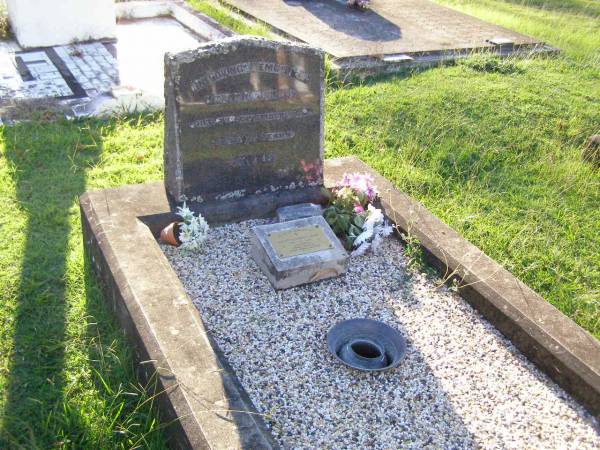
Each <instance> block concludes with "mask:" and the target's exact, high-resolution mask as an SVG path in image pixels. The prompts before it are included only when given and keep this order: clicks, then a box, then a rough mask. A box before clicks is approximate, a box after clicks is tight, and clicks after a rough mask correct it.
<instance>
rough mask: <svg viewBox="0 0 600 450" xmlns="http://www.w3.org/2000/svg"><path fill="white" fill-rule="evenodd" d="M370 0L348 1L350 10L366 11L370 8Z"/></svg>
mask: <svg viewBox="0 0 600 450" xmlns="http://www.w3.org/2000/svg"><path fill="white" fill-rule="evenodd" d="M369 1H370V0H348V2H347V3H348V7H349V8H356V9H360V10H362V11H364V10H366V9H367V8H368V7H369Z"/></svg>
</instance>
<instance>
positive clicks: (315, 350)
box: [163, 221, 600, 449]
mask: <svg viewBox="0 0 600 450" xmlns="http://www.w3.org/2000/svg"><path fill="white" fill-rule="evenodd" d="M261 223H264V221H248V222H243V223H240V224H233V225H227V226H223V227H219V228H215V229H213V230H211V234H210V238H209V240H208V241H207V243H206V247H205V248H204V250H203V251H202V253H201V254H187V255H186V254H185V253H183V252H181V251H179V250H177V249H175V248H173V247H163V249H164V251H165V254H166V255H167V258H168V259H169V261H170V262H171V264H172V266H173V267H174V269H175V271H176V272H177V273H178V275H179V277H180V279H181V281H182V283H183V285H184V286H185V288H186V290H187V292H188V293H189V295H190V296H191V298H192V299H193V301H194V304H195V305H196V306H197V308H198V309H199V311H200V313H201V317H202V319H203V321H204V323H205V325H206V327H207V329H208V330H209V332H210V333H211V335H212V336H213V338H214V340H215V341H216V343H217V344H218V345H219V347H220V348H221V350H222V351H223V353H224V354H225V355H226V357H227V359H228V361H229V363H230V364H231V366H232V367H233V369H234V370H235V371H236V374H237V376H238V377H239V379H240V381H241V383H242V384H243V385H244V387H245V389H246V391H247V392H248V394H249V396H250V397H251V399H252V401H253V402H254V405H255V406H256V408H257V409H258V410H259V411H260V412H261V413H264V414H265V421H266V422H267V425H268V426H269V427H270V429H271V431H272V433H273V435H274V436H275V438H276V439H277V440H278V441H279V442H280V443H281V445H282V446H283V447H284V448H298V449H300V448H332V449H333V448H335V449H337V448H357V449H363V448H381V449H384V448H385V449H389V448H400V447H402V448H415V449H421V448H473V447H482V448H551V449H556V448H574V449H575V448H577V449H586V448H589V449H592V448H594V449H598V448H600V428H599V427H598V423H597V422H596V421H595V420H594V419H593V418H592V417H591V416H590V415H589V414H587V413H586V411H585V410H584V409H583V407H582V406H580V405H579V404H578V403H576V402H575V401H574V400H573V399H572V398H571V397H570V396H569V395H568V394H566V393H565V392H564V391H563V390H562V389H560V388H559V387H558V386H557V385H556V384H554V383H553V382H552V381H550V380H549V379H548V378H547V377H546V376H545V375H544V374H542V373H541V372H540V371H538V370H537V369H536V368H535V367H534V366H533V365H532V364H531V363H530V362H529V361H528V360H527V359H526V358H525V357H524V356H523V355H521V354H520V353H519V351H518V350H516V349H515V348H514V347H513V346H512V344H511V343H510V342H509V341H507V340H506V339H504V338H503V337H502V336H501V335H500V334H499V332H498V331H496V329H495V328H494V327H493V326H491V325H490V324H489V323H488V322H486V321H485V320H484V319H483V318H482V317H481V316H480V315H479V314H478V313H477V312H475V311H474V310H473V309H472V308H471V307H470V306H469V305H468V304H467V303H466V302H465V301H464V300H462V299H461V298H460V297H459V296H458V295H456V294H455V293H453V292H451V291H450V290H448V289H447V288H446V287H445V286H442V287H439V286H438V285H437V284H436V283H435V282H434V280H431V279H430V278H428V277H426V276H424V275H423V274H420V273H418V272H414V271H412V270H409V269H407V259H406V257H405V256H404V254H403V247H402V245H401V244H400V242H399V241H398V240H396V239H395V238H389V239H387V240H386V242H385V243H384V245H383V246H382V252H381V254H380V255H367V256H363V257H359V258H354V259H352V260H351V261H350V267H349V270H348V273H347V274H346V275H345V276H343V277H338V278H335V279H331V280H326V281H322V282H318V283H314V284H311V285H307V286H301V287H297V288H293V289H289V290H285V291H280V292H276V291H275V290H273V289H272V288H271V285H270V284H269V282H268V281H267V279H266V277H265V276H264V275H263V274H262V273H261V272H260V271H259V269H258V267H257V266H256V265H255V264H254V262H253V260H252V259H251V258H250V256H249V252H248V250H249V248H248V247H249V239H248V238H249V232H250V228H251V227H252V226H254V225H257V224H261ZM356 317H367V318H371V319H376V320H381V321H383V322H386V323H387V324H389V325H391V326H393V327H395V328H397V329H398V330H400V331H401V332H402V333H403V334H404V336H405V337H406V338H407V340H408V350H407V353H406V357H405V359H404V361H403V362H402V363H401V364H400V366H399V367H398V368H396V369H393V370H391V371H388V372H382V373H363V372H359V371H355V370H352V369H349V368H347V367H346V366H343V365H342V364H340V363H338V362H336V361H335V360H334V358H333V357H332V356H331V355H330V354H329V353H328V352H327V348H326V342H325V336H326V333H327V330H328V329H329V328H330V327H331V326H333V325H334V324H335V323H337V322H339V321H342V320H345V319H350V318H356Z"/></svg>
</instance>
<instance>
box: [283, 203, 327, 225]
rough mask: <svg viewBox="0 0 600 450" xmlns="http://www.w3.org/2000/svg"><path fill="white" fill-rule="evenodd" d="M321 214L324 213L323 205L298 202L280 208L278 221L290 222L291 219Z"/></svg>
mask: <svg viewBox="0 0 600 450" xmlns="http://www.w3.org/2000/svg"><path fill="white" fill-rule="evenodd" d="M321 214H323V208H322V207H321V205H315V204H314V203H298V204H295V205H288V206H282V207H281V208H278V209H277V221H279V222H288V221H290V220H296V219H304V218H306V217H313V216H320V215H321Z"/></svg>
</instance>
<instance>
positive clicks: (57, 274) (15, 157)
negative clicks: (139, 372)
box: [2, 122, 99, 448]
mask: <svg viewBox="0 0 600 450" xmlns="http://www.w3.org/2000/svg"><path fill="white" fill-rule="evenodd" d="M46 126H47V125H43V124H36V123H33V122H32V123H28V124H22V125H18V126H15V127H12V128H7V127H4V128H3V135H4V136H3V137H4V141H5V142H6V143H7V146H8V148H7V151H6V154H7V158H8V160H9V161H10V162H11V163H12V165H13V166H14V167H15V168H16V170H15V171H14V174H15V175H14V177H15V179H14V182H15V185H16V197H17V201H18V203H19V205H20V207H21V208H22V211H23V212H24V214H25V215H26V216H27V219H26V222H27V226H26V229H25V230H23V232H24V235H25V245H24V248H23V250H22V263H21V264H22V265H21V277H20V281H19V291H18V296H17V298H16V305H15V306H16V308H15V309H16V310H15V314H14V333H13V354H12V361H11V363H10V375H9V379H8V382H7V397H6V404H5V409H4V418H3V433H2V438H3V439H6V440H7V441H8V442H9V443H10V445H11V446H12V445H15V444H19V445H25V446H27V447H30V448H31V447H41V446H44V447H45V446H60V445H61V444H62V442H60V440H61V438H60V437H59V434H60V433H57V431H58V430H57V429H56V428H57V427H58V428H63V429H64V428H67V429H68V428H72V427H75V428H79V427H81V417H79V416H78V415H77V414H72V413H71V411H69V410H68V408H67V409H63V410H62V411H60V412H59V411H58V410H57V409H58V408H61V409H62V405H63V404H64V400H65V399H64V398H63V395H64V394H63V393H64V391H65V379H64V373H63V367H64V358H65V345H66V340H67V338H66V315H67V314H68V311H67V308H68V301H67V296H68V293H67V255H68V254H69V238H70V234H71V225H72V221H71V212H72V208H73V202H74V200H75V198H76V197H77V195H78V194H79V193H81V192H83V191H84V190H85V172H84V171H83V170H80V169H76V168H75V167H74V165H73V160H72V157H73V155H72V154H69V152H72V151H73V144H74V143H73V142H69V140H70V139H69V138H68V137H66V136H65V135H64V134H63V133H64V131H65V130H62V129H61V127H60V126H58V127H56V133H54V134H50V133H44V130H43V128H44V127H46ZM52 127H53V126H52ZM40 136H44V138H45V139H40ZM68 144H70V145H68ZM98 153H99V151H98V150H95V151H93V152H90V153H89V156H90V158H91V159H93V160H95V159H96V157H97V155H98ZM59 418H60V420H59V421H60V422H62V423H60V424H57V423H55V422H56V421H57V420H58V419H59Z"/></svg>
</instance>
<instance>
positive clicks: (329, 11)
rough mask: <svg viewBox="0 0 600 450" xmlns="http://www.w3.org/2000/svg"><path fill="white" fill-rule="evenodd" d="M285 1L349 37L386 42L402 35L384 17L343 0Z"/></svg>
mask: <svg viewBox="0 0 600 450" xmlns="http://www.w3.org/2000/svg"><path fill="white" fill-rule="evenodd" d="M285 3H287V4H288V5H290V6H297V7H302V8H304V9H305V10H306V11H307V12H309V13H310V14H312V15H313V16H315V17H316V18H317V19H319V20H320V21H321V22H323V23H325V24H327V25H328V26H329V27H330V28H332V29H334V30H336V31H339V32H342V33H344V34H346V35H348V36H349V37H351V38H355V39H360V40H363V41H373V42H387V41H395V40H397V39H400V38H401V37H402V31H401V30H400V28H399V27H398V26H397V25H396V24H394V23H392V22H390V21H389V20H387V19H386V18H385V17H383V16H381V15H380V14H378V13H377V12H375V11H373V10H372V9H369V10H367V11H358V10H355V9H350V8H348V7H347V6H346V2H345V1H343V0H337V1H336V0H334V1H331V0H325V1H324V0H314V1H312V0H303V1H292V0H285Z"/></svg>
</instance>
